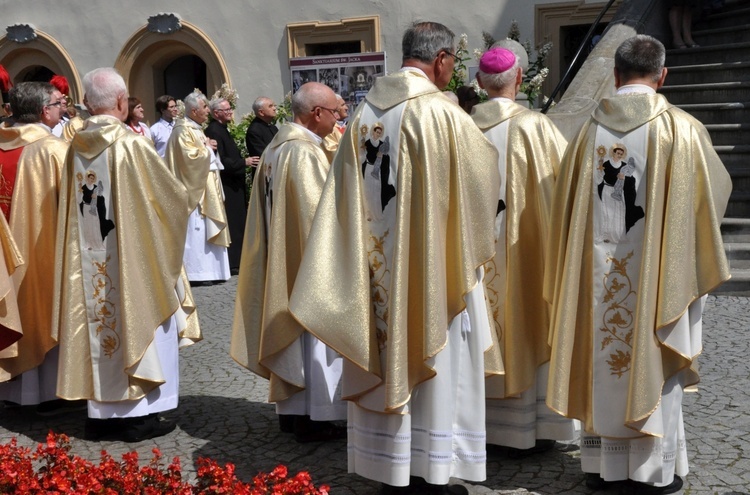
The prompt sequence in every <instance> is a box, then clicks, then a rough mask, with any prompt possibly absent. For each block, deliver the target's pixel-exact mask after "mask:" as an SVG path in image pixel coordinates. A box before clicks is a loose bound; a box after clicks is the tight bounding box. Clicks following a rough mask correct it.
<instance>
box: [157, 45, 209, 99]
mask: <svg viewBox="0 0 750 495" xmlns="http://www.w3.org/2000/svg"><path fill="white" fill-rule="evenodd" d="M206 86H207V83H206V63H205V62H204V61H203V60H201V58H200V57H198V56H196V55H185V56H184V57H180V58H178V59H175V60H174V61H172V62H171V63H170V64H169V65H167V66H166V67H165V68H164V93H165V94H168V95H172V96H174V97H175V98H177V99H179V100H182V99H184V98H185V97H186V96H187V95H189V94H190V93H192V92H193V90H194V89H195V88H198V89H200V90H201V91H202V92H203V94H204V95H205V94H207V92H206V90H207V88H206Z"/></svg>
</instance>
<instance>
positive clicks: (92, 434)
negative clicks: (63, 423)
mask: <svg viewBox="0 0 750 495" xmlns="http://www.w3.org/2000/svg"><path fill="white" fill-rule="evenodd" d="M124 427H125V419H124V418H108V419H96V418H87V419H86V426H85V427H84V429H83V438H84V439H86V440H90V441H93V442H97V441H100V440H116V439H117V438H118V437H119V435H121V434H122V430H123V428H124Z"/></svg>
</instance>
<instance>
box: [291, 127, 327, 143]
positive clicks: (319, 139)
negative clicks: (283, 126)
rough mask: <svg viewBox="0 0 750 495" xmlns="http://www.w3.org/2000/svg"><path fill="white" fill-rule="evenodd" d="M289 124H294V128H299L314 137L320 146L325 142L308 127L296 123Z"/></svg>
mask: <svg viewBox="0 0 750 495" xmlns="http://www.w3.org/2000/svg"><path fill="white" fill-rule="evenodd" d="M289 123H290V124H292V125H293V126H295V127H297V128H298V129H302V130H303V131H305V132H306V133H308V134H309V135H310V137H312V138H313V139H314V140H315V142H316V143H318V144H320V143H322V142H323V138H322V137H320V136H318V135H317V134H315V133H314V132H313V131H311V130H310V129H308V128H307V127H304V126H301V125H299V124H298V123H296V122H289Z"/></svg>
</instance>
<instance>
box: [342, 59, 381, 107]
mask: <svg viewBox="0 0 750 495" xmlns="http://www.w3.org/2000/svg"><path fill="white" fill-rule="evenodd" d="M382 75H383V66H382V65H380V66H378V65H369V66H355V67H346V68H345V69H344V77H343V79H345V80H346V81H347V84H348V88H347V89H348V90H347V95H346V96H344V95H343V94H342V95H341V96H342V97H343V98H344V99H345V100H347V101H351V102H353V103H354V104H358V103H359V102H360V101H362V100H363V99H364V97H365V95H366V94H367V92H368V91H369V90H370V88H371V87H372V85H373V83H374V82H375V79H376V78H378V77H380V76H382Z"/></svg>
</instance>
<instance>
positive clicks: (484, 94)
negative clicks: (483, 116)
mask: <svg viewBox="0 0 750 495" xmlns="http://www.w3.org/2000/svg"><path fill="white" fill-rule="evenodd" d="M469 86H471V87H472V88H473V89H474V92H475V93H476V94H477V95H479V97H480V98H481V99H483V100H484V99H487V97H488V95H487V91H485V90H483V89H482V88H480V87H479V81H477V80H476V79H472V81H471V82H470V83H469Z"/></svg>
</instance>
